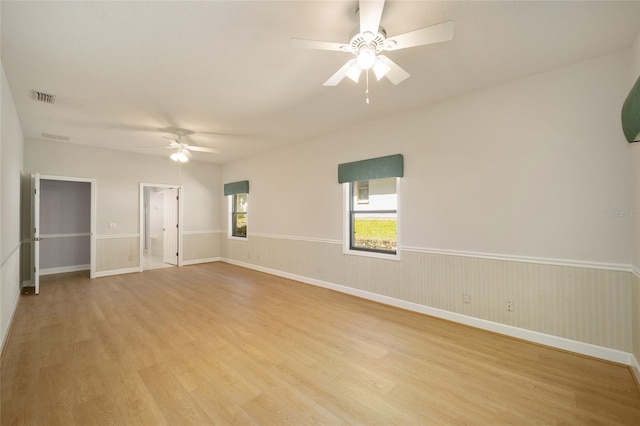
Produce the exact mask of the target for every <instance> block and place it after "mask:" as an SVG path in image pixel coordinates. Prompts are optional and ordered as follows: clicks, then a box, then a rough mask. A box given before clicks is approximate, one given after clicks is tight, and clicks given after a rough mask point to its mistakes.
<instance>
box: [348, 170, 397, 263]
mask: <svg viewBox="0 0 640 426" xmlns="http://www.w3.org/2000/svg"><path fill="white" fill-rule="evenodd" d="M395 179H396V199H397V203H396V210H395V213H396V251H395V253H393V252H387V251H381V250H371V249H363V248H353V235H354V234H353V232H352V229H353V214H352V211H353V198H354V193H353V191H354V190H355V191H357V188H356V187H357V185H356V182H344V183H343V184H342V190H343V208H342V210H343V213H344V215H343V246H342V251H343V253H344V254H348V255H355V256H364V257H373V258H378V259H387V260H400V235H401V231H400V178H399V177H396V178H395ZM369 180H375V179H369ZM393 212H394V210H384V211H382V210H380V211H377V210H376V211H373V210H371V211H370V210H367V211H366V212H364V213H393Z"/></svg>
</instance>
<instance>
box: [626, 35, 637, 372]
mask: <svg viewBox="0 0 640 426" xmlns="http://www.w3.org/2000/svg"><path fill="white" fill-rule="evenodd" d="M629 69H630V71H631V72H630V73H629V80H628V87H629V90H631V87H632V86H633V84H634V83H635V82H636V80H637V79H638V78H640V32H638V35H637V37H636V39H635V41H634V43H633V44H632V45H631V49H630V66H629ZM629 151H630V155H629V158H630V162H631V170H632V179H631V182H632V193H631V202H632V206H633V210H634V211H640V143H638V142H636V143H632V144H629ZM630 235H631V249H632V259H631V262H632V267H633V273H634V276H633V296H632V304H633V320H632V321H633V324H632V330H633V354H634V356H635V359H636V365H635V370H634V371H635V373H636V377H637V378H638V380H639V381H640V363H639V361H640V218H638V217H634V219H633V220H632V227H631V232H630Z"/></svg>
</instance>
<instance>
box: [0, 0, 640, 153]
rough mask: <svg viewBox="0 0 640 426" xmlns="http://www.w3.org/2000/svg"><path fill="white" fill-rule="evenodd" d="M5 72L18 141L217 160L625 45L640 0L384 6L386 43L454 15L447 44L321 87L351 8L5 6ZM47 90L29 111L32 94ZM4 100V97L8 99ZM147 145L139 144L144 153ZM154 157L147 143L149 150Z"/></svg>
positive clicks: (342, 56) (330, 4) (639, 25)
mask: <svg viewBox="0 0 640 426" xmlns="http://www.w3.org/2000/svg"><path fill="white" fill-rule="evenodd" d="M0 7H1V9H0V13H1V20H2V21H1V36H2V44H1V48H2V50H1V54H2V63H3V66H4V69H5V71H6V74H7V78H8V80H9V83H10V86H11V91H12V95H13V97H14V101H15V103H16V107H17V109H18V114H19V116H20V120H21V124H22V127H23V131H24V134H25V136H26V137H33V138H42V134H43V133H48V134H53V135H60V136H65V137H69V138H70V140H69V141H70V142H71V143H77V144H84V145H93V146H100V147H107V148H113V149H119V150H129V151H136V152H143V153H146V154H150V155H167V150H165V149H164V148H163V147H164V146H166V142H167V141H166V140H164V139H162V137H161V136H162V135H168V133H167V132H166V131H163V129H167V128H175V127H181V128H187V129H190V130H192V131H194V132H195V133H194V134H193V135H191V136H190V137H189V140H188V142H189V143H192V144H195V145H202V146H208V147H214V148H217V149H219V150H220V154H207V153H196V154H195V155H196V156H197V158H196V159H197V160H202V161H210V162H213V163H225V162H229V161H232V160H235V159H238V158H241V157H244V156H248V155H252V154H255V153H258V152H260V151H264V150H266V149H270V148H273V147H276V146H280V145H283V144H289V143H294V142H303V141H305V140H307V139H310V138H313V137H315V136H318V135H322V134H326V133H330V132H333V131H336V130H339V129H342V128H345V127H349V126H352V125H355V124H359V123H364V122H367V121H371V120H375V119H376V118H380V117H384V116H388V115H391V114H394V113H397V112H399V111H404V110H409V109H414V108H417V107H420V106H424V105H428V104H430V103H434V102H438V101H440V100H443V99H446V98H451V97H454V96H457V95H460V94H463V93H466V92H470V91H474V90H479V89H482V88H485V87H488V86H491V85H495V84H499V83H502V82H506V81H510V80H514V79H518V78H521V77H524V76H527V75H531V74H535V73H538V72H542V71H545V70H550V69H553V68H557V67H560V66H563V65H567V64H571V63H575V62H579V61H582V60H585V59H589V58H592V57H597V56H601V55H604V54H607V53H610V52H614V51H618V50H621V49H626V48H628V47H629V46H630V44H631V43H632V41H633V40H634V38H635V36H636V35H637V34H638V31H639V29H640V2H637V1H632V2H617V1H605V2H591V1H589V2H579V1H569V2H558V1H551V2H543V1H527V2H525V1H515V2H503V1H500V2H479V1H473V2H471V1H468V2H467V1H464V2H458V1H444V2H437V1H387V3H386V4H385V9H384V13H383V16H382V21H381V26H382V27H384V28H385V29H386V31H387V34H388V35H389V36H394V35H398V34H401V33H405V32H408V31H411V30H415V29H418V28H421V27H424V26H428V25H433V24H436V23H440V22H442V21H446V20H454V21H455V25H456V33H455V38H454V40H453V41H451V42H446V43H441V44H436V45H430V46H422V47H415V48H410V49H406V50H401V51H397V52H389V53H388V56H389V57H390V58H391V59H392V60H394V61H395V62H396V63H398V64H399V65H400V66H402V67H403V68H404V69H405V70H407V71H408V72H409V73H410V74H411V78H409V79H408V80H406V81H404V82H403V83H401V84H399V85H398V86H393V85H392V84H391V83H390V82H389V81H388V80H386V79H383V80H381V81H379V82H375V81H373V80H372V82H371V84H370V98H371V103H370V104H369V105H366V104H365V102H364V91H365V86H364V84H365V83H364V80H365V79H361V80H360V83H358V84H356V83H353V82H352V81H350V80H348V79H345V80H344V81H343V82H342V83H341V84H340V85H338V86H336V87H324V86H323V85H322V83H323V82H324V81H325V80H326V79H327V78H328V77H329V76H331V75H332V74H333V73H334V72H335V71H336V70H337V69H338V68H339V67H340V66H341V65H342V64H344V63H345V62H346V61H347V60H348V59H350V56H349V54H348V53H343V52H331V51H316V50H304V49H296V48H293V47H291V45H290V39H291V38H294V37H295V38H306V39H315V40H324V41H334V42H345V43H346V42H348V39H349V36H350V34H351V33H352V31H353V30H355V29H356V28H357V27H358V19H357V17H356V15H355V11H356V8H357V1H356V0H352V1H317V2H316V1H293V2H286V1H237V0H235V1H208V2H186V1H178V2H166V1H163V2H124V1H114V2H94V1H84V2H56V1H45V2H22V1H20V2H18V1H15V2H12V1H2V2H1V3H0ZM34 89H35V90H39V91H43V92H47V93H51V94H55V95H56V102H55V104H54V105H48V104H43V103H39V102H36V101H34V100H32V98H31V90H34ZM3 96H4V95H3ZM147 147H148V148H147ZM151 147H154V148H151Z"/></svg>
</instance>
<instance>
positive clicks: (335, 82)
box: [323, 59, 356, 86]
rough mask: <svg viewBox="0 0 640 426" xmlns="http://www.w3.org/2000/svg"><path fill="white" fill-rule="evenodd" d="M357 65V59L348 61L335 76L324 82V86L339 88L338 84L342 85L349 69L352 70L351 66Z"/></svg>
mask: <svg viewBox="0 0 640 426" xmlns="http://www.w3.org/2000/svg"><path fill="white" fill-rule="evenodd" d="M355 63H356V60H355V59H350V60H349V61H347V63H346V64H344V65H343V66H342V67H340V69H339V70H338V71H336V73H335V74H333V75H332V76H331V77H329V79H328V80H327V81H325V82H324V84H323V86H337V85H338V83H340V82H341V81H342V80H343V79H344V78H345V77H346V76H347V72H348V71H349V68H351V66H352V65H353V64H355Z"/></svg>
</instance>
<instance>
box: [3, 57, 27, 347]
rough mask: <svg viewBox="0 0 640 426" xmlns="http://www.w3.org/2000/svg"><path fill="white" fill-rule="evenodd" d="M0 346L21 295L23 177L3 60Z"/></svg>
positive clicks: (16, 121)
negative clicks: (20, 260)
mask: <svg viewBox="0 0 640 426" xmlns="http://www.w3.org/2000/svg"><path fill="white" fill-rule="evenodd" d="M0 98H1V104H0V123H1V124H0V200H1V202H0V241H1V243H0V261H1V265H2V267H1V274H0V348H1V347H3V346H4V342H5V339H6V337H7V333H8V331H9V326H10V324H11V320H12V318H13V314H14V312H15V308H16V306H17V304H18V299H19V296H20V280H19V275H20V273H19V272H20V269H19V264H20V263H19V258H20V179H21V173H22V155H23V149H22V145H23V136H22V129H21V127H20V120H19V119H18V114H17V112H16V107H15V104H14V102H13V97H12V95H11V90H10V89H9V83H8V82H7V78H6V75H5V72H4V67H2V64H1V63H0Z"/></svg>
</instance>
